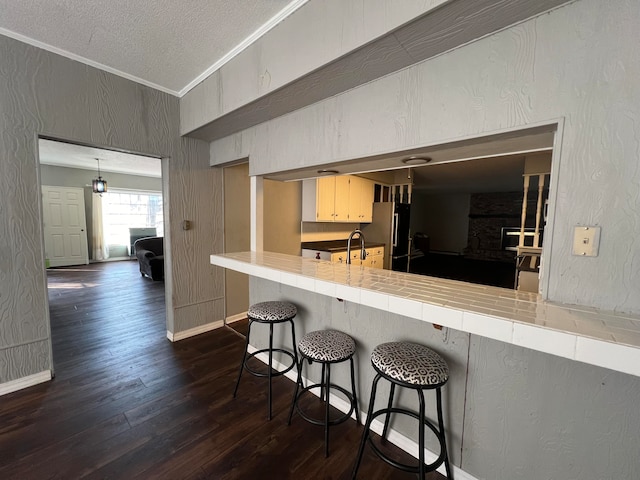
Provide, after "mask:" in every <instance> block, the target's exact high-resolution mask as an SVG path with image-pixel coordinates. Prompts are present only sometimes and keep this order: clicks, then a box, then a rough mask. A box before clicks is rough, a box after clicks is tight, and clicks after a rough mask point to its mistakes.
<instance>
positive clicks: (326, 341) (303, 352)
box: [287, 330, 360, 457]
mask: <svg viewBox="0 0 640 480" xmlns="http://www.w3.org/2000/svg"><path fill="white" fill-rule="evenodd" d="M298 350H299V351H300V356H299V361H298V362H299V363H298V378H297V380H296V391H295V393H294V394H293V401H292V402H291V410H290V411H289V421H288V422H287V424H288V425H291V417H292V416H293V410H294V408H295V409H296V410H297V411H298V413H299V414H300V416H301V417H302V418H304V419H305V420H306V421H307V422H310V423H312V424H314V425H322V426H324V456H325V457H328V456H329V427H330V426H331V425H337V424H339V423H342V422H344V421H346V420H347V419H349V418H350V417H351V414H352V413H353V412H354V411H355V413H356V421H357V422H358V423H360V420H359V418H360V416H359V414H358V397H357V396H356V382H355V373H354V366H353V354H354V353H355V352H356V342H355V341H354V340H353V338H351V337H350V336H349V335H347V334H346V333H342V332H338V331H336V330H319V331H316V332H309V333H307V334H306V335H305V336H304V337H302V339H301V340H300V343H298ZM305 359H307V361H308V362H309V364H311V363H313V362H318V363H321V364H322V374H321V379H320V383H316V384H313V385H309V386H307V387H305V388H303V389H302V390H299V389H300V387H301V386H302V364H303V362H304V360H305ZM347 360H349V362H350V364H351V392H348V391H347V390H346V389H345V388H343V387H341V386H339V385H336V384H334V383H331V365H332V364H334V363H340V362H344V361H347ZM318 387H320V400H324V401H325V411H324V419H322V420H318V419H316V418H312V417H311V416H309V415H308V414H307V413H305V412H304V411H303V410H302V409H301V408H300V404H299V402H298V400H299V399H300V397H301V396H302V395H303V394H304V393H305V392H307V391H309V390H311V389H312V388H318ZM331 389H334V390H338V391H340V392H341V393H342V394H343V395H344V396H345V397H346V398H347V400H348V401H349V403H350V406H349V411H348V412H347V413H345V414H344V415H342V416H340V417H338V418H336V419H333V420H331V419H330V418H329V398H330V393H331Z"/></svg>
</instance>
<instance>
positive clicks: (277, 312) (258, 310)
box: [247, 301, 298, 322]
mask: <svg viewBox="0 0 640 480" xmlns="http://www.w3.org/2000/svg"><path fill="white" fill-rule="evenodd" d="M296 313H298V309H297V308H296V306H295V305H294V304H292V303H289V302H280V301H271V302H261V303H255V304H253V305H251V306H250V307H249V310H248V311H247V316H248V317H249V318H252V319H254V320H258V321H262V322H276V321H279V320H287V319H289V318H293V317H295V316H296Z"/></svg>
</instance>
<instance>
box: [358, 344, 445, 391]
mask: <svg viewBox="0 0 640 480" xmlns="http://www.w3.org/2000/svg"><path fill="white" fill-rule="evenodd" d="M371 363H372V365H373V366H374V367H375V368H377V369H378V370H379V371H380V372H382V373H384V374H385V375H387V376H388V377H391V378H393V379H395V380H399V381H401V382H404V383H409V384H411V385H424V386H430V385H439V384H443V383H445V382H446V381H447V380H448V379H449V367H448V366H447V363H446V362H445V361H444V360H443V359H442V357H441V356H440V355H438V354H437V353H436V352H434V351H433V350H431V349H429V348H427V347H425V346H424V345H419V344H417V343H409V342H390V343H383V344H381V345H378V346H377V347H376V348H374V349H373V352H372V353H371Z"/></svg>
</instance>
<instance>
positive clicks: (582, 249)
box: [573, 226, 600, 257]
mask: <svg viewBox="0 0 640 480" xmlns="http://www.w3.org/2000/svg"><path fill="white" fill-rule="evenodd" d="M599 246H600V227H585V226H577V227H575V228H574V232H573V254H574V255H580V256H581V257H597V256H598V247H599Z"/></svg>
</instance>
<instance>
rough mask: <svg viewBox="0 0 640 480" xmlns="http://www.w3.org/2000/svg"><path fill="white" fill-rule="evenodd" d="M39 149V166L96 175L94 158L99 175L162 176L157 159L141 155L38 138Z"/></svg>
mask: <svg viewBox="0 0 640 480" xmlns="http://www.w3.org/2000/svg"><path fill="white" fill-rule="evenodd" d="M38 148H39V150H40V163H42V164H44V165H56V166H58V167H69V168H82V169H85V170H95V171H96V173H97V171H98V160H97V159H98V158H99V159H100V171H101V172H102V173H104V172H112V173H124V174H128V175H141V176H143V177H155V178H161V177H162V169H161V164H160V159H159V158H152V157H143V156H142V155H133V154H130V153H122V152H116V151H113V150H104V149H102V148H95V147H85V146H84V145H76V144H73V143H65V142H56V141H53V140H45V139H40V141H39V142H38Z"/></svg>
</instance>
